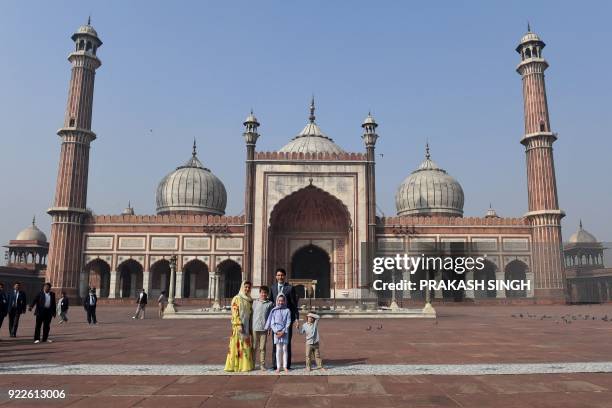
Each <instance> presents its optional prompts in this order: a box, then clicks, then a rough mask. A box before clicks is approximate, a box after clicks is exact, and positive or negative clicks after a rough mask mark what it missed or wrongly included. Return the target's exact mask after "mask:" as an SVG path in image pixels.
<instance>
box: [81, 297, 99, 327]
mask: <svg viewBox="0 0 612 408" xmlns="http://www.w3.org/2000/svg"><path fill="white" fill-rule="evenodd" d="M97 306H98V297H97V296H96V290H95V289H90V290H89V294H88V295H87V296H85V300H84V301H83V307H85V311H86V312H87V323H89V324H98V319H97V318H96V307H97Z"/></svg>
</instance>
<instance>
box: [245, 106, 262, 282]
mask: <svg viewBox="0 0 612 408" xmlns="http://www.w3.org/2000/svg"><path fill="white" fill-rule="evenodd" d="M243 124H244V133H243V136H244V141H245V143H246V190H245V199H244V218H245V220H244V260H243V262H242V270H243V271H244V276H243V278H244V279H254V277H253V213H254V211H255V161H254V160H255V145H256V144H257V139H259V133H257V129H258V128H259V122H258V121H257V118H256V117H255V115H253V111H252V110H251V113H250V115H249V116H247V118H246V119H245V121H244V123H243ZM261 278H262V279H264V281H265V278H264V277H261ZM257 281H259V280H257ZM262 283H263V281H262Z"/></svg>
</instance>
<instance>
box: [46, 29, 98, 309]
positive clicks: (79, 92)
mask: <svg viewBox="0 0 612 408" xmlns="http://www.w3.org/2000/svg"><path fill="white" fill-rule="evenodd" d="M72 40H73V41H74V43H75V49H74V51H73V52H72V53H70V55H69V56H68V61H70V63H71V64H72V74H71V77H70V85H69V87H68V103H67V106H66V117H65V119H64V127H62V128H61V129H60V130H58V132H57V134H58V135H59V136H60V138H61V139H62V147H61V152H60V160H59V170H58V174H57V184H56V188H55V201H54V203H53V207H51V208H50V209H49V211H48V213H49V214H50V215H51V217H52V224H51V244H50V248H49V263H48V267H47V280H48V281H49V282H51V284H52V285H53V287H54V290H55V291H57V292H59V291H61V290H64V291H66V293H67V295H68V296H73V297H77V296H78V295H79V294H78V287H79V282H78V279H79V273H80V270H81V267H82V261H83V259H82V251H83V244H82V223H83V221H84V218H85V217H86V215H87V173H88V170H89V144H90V143H91V142H92V141H93V140H95V138H96V135H95V133H93V132H92V131H91V111H92V105H93V91H94V78H95V75H96V69H97V68H98V67H99V66H100V65H101V62H100V60H99V59H98V57H97V56H96V53H97V51H98V47H100V46H101V45H102V41H100V39H99V38H98V33H96V30H94V28H93V27H92V26H91V21H90V20H88V21H87V24H86V25H83V26H81V27H79V29H78V30H77V32H76V33H74V34H73V35H72Z"/></svg>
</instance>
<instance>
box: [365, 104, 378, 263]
mask: <svg viewBox="0 0 612 408" xmlns="http://www.w3.org/2000/svg"><path fill="white" fill-rule="evenodd" d="M361 127H362V128H363V135H362V136H361V139H362V140H363V143H364V144H365V148H366V158H367V164H366V182H365V184H366V191H367V196H366V197H367V200H368V202H367V207H366V214H367V219H368V229H367V235H366V241H367V243H368V245H367V253H366V259H365V260H364V261H365V264H366V265H367V267H368V268H370V265H371V262H372V258H373V256H374V251H375V250H376V243H375V241H376V174H375V169H376V154H375V151H374V149H375V147H376V141H377V140H378V134H377V133H376V128H377V127H378V123H376V121H375V120H374V118H373V117H372V115H371V114H370V113H368V116H367V117H366V118H365V120H364V121H363V123H362V124H361ZM362 262H363V261H362Z"/></svg>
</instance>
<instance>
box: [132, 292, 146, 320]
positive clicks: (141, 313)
mask: <svg viewBox="0 0 612 408" xmlns="http://www.w3.org/2000/svg"><path fill="white" fill-rule="evenodd" d="M136 304H137V305H138V307H137V308H136V314H135V315H134V316H132V319H144V318H145V310H146V308H147V293H146V292H145V290H144V288H143V289H142V292H140V293H139V294H138V297H137V298H136Z"/></svg>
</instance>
